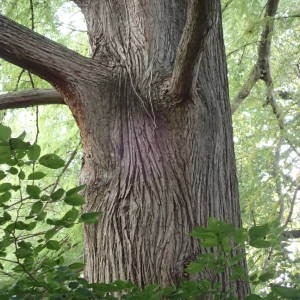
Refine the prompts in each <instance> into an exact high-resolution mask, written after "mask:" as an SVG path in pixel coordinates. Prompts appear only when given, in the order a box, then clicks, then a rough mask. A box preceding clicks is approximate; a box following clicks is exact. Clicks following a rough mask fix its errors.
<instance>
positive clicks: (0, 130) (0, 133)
mask: <svg viewBox="0 0 300 300" xmlns="http://www.w3.org/2000/svg"><path fill="white" fill-rule="evenodd" d="M10 137H11V129H10V128H9V127H7V126H4V125H2V124H0V140H3V141H8V140H9V138H10Z"/></svg>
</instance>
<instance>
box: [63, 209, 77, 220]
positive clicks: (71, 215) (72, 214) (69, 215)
mask: <svg viewBox="0 0 300 300" xmlns="http://www.w3.org/2000/svg"><path fill="white" fill-rule="evenodd" d="M78 215H79V210H78V209H76V208H74V207H73V208H72V209H70V210H69V211H67V212H66V213H65V215H64V216H63V217H62V220H63V221H65V222H68V223H74V222H75V221H76V219H77V217H78Z"/></svg>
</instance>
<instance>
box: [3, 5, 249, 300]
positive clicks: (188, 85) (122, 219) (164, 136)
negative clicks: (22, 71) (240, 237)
mask: <svg viewBox="0 0 300 300" xmlns="http://www.w3.org/2000/svg"><path fill="white" fill-rule="evenodd" d="M74 1H75V0H74ZM75 2H76V3H77V4H78V5H79V6H80V7H81V8H82V11H83V13H84V15H85V18H86V21H87V26H88V34H89V38H90V43H91V49H92V53H91V54H92V58H91V59H88V58H85V57H82V56H80V55H78V54H77V53H75V52H73V51H71V50H69V49H67V48H65V47H63V46H61V45H58V44H56V43H54V42H52V41H50V40H48V39H46V38H45V37H42V36H40V35H38V34H35V33H33V32H31V31H30V30H28V29H27V28H25V27H22V26H20V25H18V24H16V23H14V22H13V21H11V20H9V19H7V18H5V17H2V16H0V29H1V30H0V57H3V58H4V59H6V60H8V61H11V62H12V63H15V64H17V65H19V66H21V67H23V68H26V69H28V70H29V71H31V72H33V73H35V74H37V75H39V76H40V77H42V78H44V79H45V80H47V81H48V82H50V83H52V85H53V86H55V88H56V89H57V90H58V91H59V92H60V94H61V95H63V96H64V102H65V103H66V104H67V105H68V106H69V107H70V109H71V110H72V112H73V115H74V117H75V119H76V121H77V124H78V126H79V128H80V131H81V135H82V139H83V146H84V158H83V166H82V172H81V181H82V182H83V183H86V185H87V189H86V200H87V203H86V207H85V210H86V211H101V212H103V216H102V217H101V218H100V221H99V222H98V223H97V224H96V225H87V226H86V228H85V259H86V270H85V275H86V278H87V279H88V280H89V281H90V282H110V281H113V280H118V279H126V280H131V281H133V282H134V283H136V284H138V285H139V286H145V285H147V284H150V283H154V282H155V283H159V284H161V285H163V286H166V285H170V284H177V283H178V282H179V280H180V279H182V278H183V273H184V268H185V266H186V265H187V264H188V263H189V262H190V261H191V260H192V259H193V258H195V257H196V256H197V255H199V254H201V253H203V252H204V251H205V250H204V249H202V248H201V247H199V245H198V243H197V242H195V241H194V240H193V239H192V238H191V237H190V236H189V233H190V232H191V231H192V229H193V227H194V226H197V225H206V224H207V219H208V218H209V217H214V218H217V219H220V220H224V221H226V222H230V223H232V224H235V225H236V226H239V225H240V209H239V200H238V190H237V179H236V174H235V159H234V151H233V139H232V128H231V113H230V107H229V99H228V83H227V76H226V73H227V70H226V61H225V53H224V42H223V37H222V24H221V13H220V1H219V0H186V1H184V0H174V1H169V0H128V1H127V0H126V1H119V0H118V1H116V0H101V1H88V0H76V1H75ZM49 49H50V50H51V51H50V50H49ZM55 97H56V96H55ZM51 99H52V98H51ZM55 101H57V99H56V100H55ZM59 101H61V100H60V99H59ZM11 102H14V103H15V102H16V101H15V100H11ZM211 251H213V249H212V250H211ZM229 272H230V271H229V270H228V271H226V272H224V273H223V274H222V276H221V278H212V276H211V274H209V272H204V273H203V274H201V276H202V277H204V278H207V279H209V280H218V281H219V282H221V283H222V285H223V289H224V290H227V291H228V290H229V289H230V290H233V291H234V294H236V295H237V296H238V298H239V299H243V298H244V296H245V295H246V294H247V292H248V285H247V283H245V282H240V281H234V282H231V281H230V280H229V276H230V274H229Z"/></svg>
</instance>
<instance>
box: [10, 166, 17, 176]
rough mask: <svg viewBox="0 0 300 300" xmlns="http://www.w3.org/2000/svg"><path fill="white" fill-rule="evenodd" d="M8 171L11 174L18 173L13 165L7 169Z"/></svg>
mask: <svg viewBox="0 0 300 300" xmlns="http://www.w3.org/2000/svg"><path fill="white" fill-rule="evenodd" d="M7 172H8V173H10V174H12V175H16V174H18V173H19V170H18V169H17V168H15V167H11V168H10V169H9V170H7Z"/></svg>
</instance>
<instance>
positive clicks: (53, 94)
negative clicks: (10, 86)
mask: <svg viewBox="0 0 300 300" xmlns="http://www.w3.org/2000/svg"><path fill="white" fill-rule="evenodd" d="M46 104H65V101H64V99H63V97H62V96H61V95H60V94H59V93H58V92H57V91H56V90H54V89H34V90H29V91H20V92H12V93H7V94H3V95H0V110H2V109H9V108H22V107H28V106H33V105H46Z"/></svg>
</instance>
